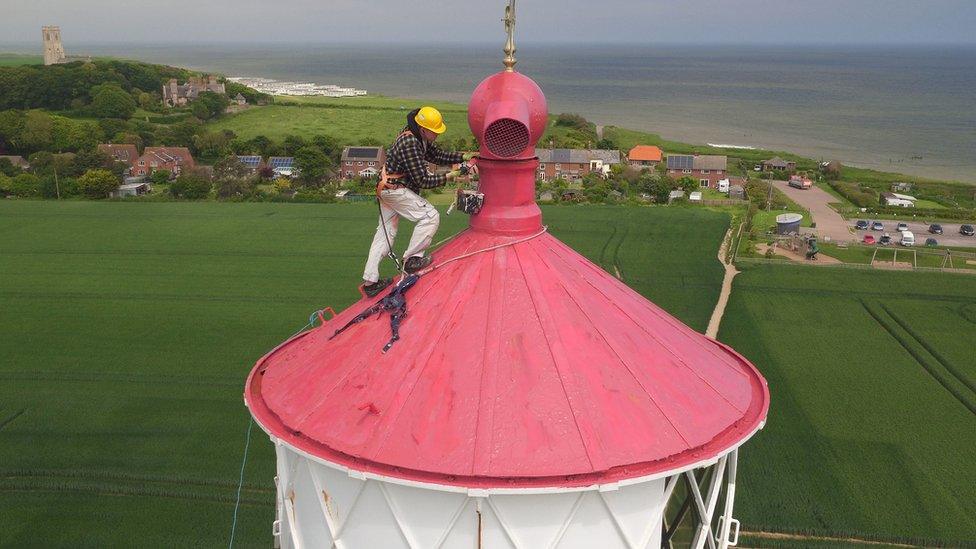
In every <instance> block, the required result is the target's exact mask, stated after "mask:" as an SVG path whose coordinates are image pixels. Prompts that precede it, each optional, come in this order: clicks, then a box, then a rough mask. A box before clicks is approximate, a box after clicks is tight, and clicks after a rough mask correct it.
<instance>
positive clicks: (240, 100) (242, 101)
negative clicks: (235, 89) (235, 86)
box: [234, 93, 247, 107]
mask: <svg viewBox="0 0 976 549" xmlns="http://www.w3.org/2000/svg"><path fill="white" fill-rule="evenodd" d="M234 103H235V104H237V105H238V106H241V107H243V106H244V105H247V98H246V97H244V94H241V93H238V94H237V95H235V96H234Z"/></svg>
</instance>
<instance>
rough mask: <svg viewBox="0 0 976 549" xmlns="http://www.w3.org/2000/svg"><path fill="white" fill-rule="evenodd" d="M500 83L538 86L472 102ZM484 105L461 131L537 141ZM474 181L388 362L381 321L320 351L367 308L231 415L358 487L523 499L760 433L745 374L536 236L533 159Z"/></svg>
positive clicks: (260, 382) (263, 379)
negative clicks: (371, 480)
mask: <svg viewBox="0 0 976 549" xmlns="http://www.w3.org/2000/svg"><path fill="white" fill-rule="evenodd" d="M508 74H510V75H511V74H517V73H508ZM500 78H504V80H501V79H500ZM499 82H502V83H503V84H504V85H503V86H502V87H503V88H514V89H515V91H521V92H524V93H525V95H530V96H531V94H530V93H528V92H531V91H533V90H532V86H535V84H534V82H531V80H529V79H527V78H525V77H521V76H518V77H515V76H504V77H497V76H496V77H492V78H489V79H488V80H486V81H485V82H484V83H483V84H482V87H479V90H478V91H476V92H475V96H474V97H475V98H476V99H478V98H482V97H484V96H483V95H481V93H482V92H484V91H485V90H487V91H488V92H491V93H492V94H494V93H499V92H498V90H497V86H498V84H499ZM523 86H526V87H525V88H523ZM518 95H519V93H513V94H511V95H509V94H508V93H507V92H506V93H499V97H498V98H496V99H494V100H499V101H505V100H506V98H508V97H511V96H515V97H517V96H518ZM536 100H538V97H537V98H536ZM475 103H476V101H474V100H473V101H472V104H475ZM492 103H493V101H485V102H478V103H477V104H478V109H485V111H482V112H475V113H474V114H472V115H470V116H471V117H472V118H471V120H474V121H475V122H477V123H472V127H473V129H474V133H475V135H481V134H480V133H479V130H483V129H484V128H485V127H488V126H490V125H491V122H492V116H494V117H495V118H499V119H506V120H515V121H518V122H519V123H524V124H525V125H526V127H527V128H528V129H529V130H530V131H532V132H534V131H535V130H536V129H537V128H536V127H535V126H536V122H535V121H534V117H531V116H528V115H525V116H516V115H515V114H511V113H513V112H515V113H517V111H518V106H517V105H511V104H510V103H506V104H503V105H501V107H499V106H494V107H493V106H492ZM502 107H504V108H502ZM505 109H508V110H507V111H506V110H505ZM472 110H475V109H472ZM484 112H488V113H489V114H488V115H487V116H482V115H483V114H484ZM491 113H495V114H494V115H492V114H491ZM543 119H544V117H543ZM482 120H484V122H483V123H482V122H481V121H482ZM479 141H480V142H481V144H482V148H483V152H484V147H486V145H485V141H484V140H479ZM534 143H535V141H532V144H533V145H534ZM519 156H523V155H519ZM480 166H481V181H480V187H479V188H480V189H481V190H482V192H484V193H485V207H484V209H482V211H481V213H479V214H477V215H476V216H473V217H472V228H471V229H469V230H468V231H466V232H464V233H462V234H461V235H460V236H458V237H457V238H456V239H454V240H452V241H451V242H450V243H448V244H447V245H446V246H445V247H444V248H443V249H441V250H439V251H438V252H437V253H436V254H435V265H442V267H440V268H438V269H436V270H433V271H431V272H429V273H427V274H425V275H424V276H423V277H422V278H421V279H420V280H419V281H418V282H417V284H416V286H414V287H413V288H412V289H411V290H410V291H409V293H408V294H407V301H408V303H409V305H408V306H409V314H408V316H407V317H406V319H405V320H404V322H403V325H402V327H401V331H400V335H401V338H402V339H401V340H400V341H399V342H398V343H396V345H395V346H394V347H393V348H392V349H391V350H390V352H389V353H387V354H383V353H382V352H381V349H382V347H383V345H384V344H385V343H386V342H387V340H388V339H389V338H390V322H389V317H388V316H387V315H383V316H381V317H373V318H371V319H369V320H366V321H365V322H362V323H360V324H357V325H355V326H353V327H351V328H350V329H349V330H347V331H346V332H344V333H342V334H340V335H338V336H337V337H336V338H334V339H331V340H330V337H331V336H332V335H333V333H334V332H335V330H336V329H338V328H339V327H341V326H343V325H345V324H346V323H347V322H348V321H349V320H351V319H352V318H353V317H355V316H356V315H358V314H359V313H360V312H361V311H362V310H364V309H365V308H367V307H369V306H370V305H372V304H373V303H375V302H376V301H377V300H378V299H379V298H375V299H373V300H368V301H367V300H364V301H361V302H359V303H357V304H355V305H354V306H352V307H351V308H350V309H348V310H346V311H343V312H342V313H340V314H339V315H338V316H337V317H336V318H334V319H332V320H330V321H328V322H327V323H326V324H325V325H324V326H322V327H319V328H317V329H314V330H312V331H309V332H307V333H305V334H303V335H300V336H298V337H296V338H293V339H292V340H290V341H288V342H286V343H285V344H283V345H281V346H280V347H278V348H277V349H275V350H274V351H272V352H271V353H269V354H268V355H267V356H265V357H264V358H262V359H261V360H260V361H259V362H258V363H257V365H256V366H255V368H254V370H252V372H251V375H250V377H249V378H248V381H247V384H246V387H245V399H246V401H247V404H248V406H249V407H250V410H251V413H252V414H253V415H254V418H255V419H256V420H257V421H258V423H259V424H260V425H261V426H262V427H263V428H264V429H265V430H266V431H268V432H269V433H271V434H272V435H273V436H275V437H277V438H279V439H281V440H283V441H284V442H286V443H288V444H290V445H292V446H294V447H296V448H299V449H301V450H303V451H305V452H308V453H309V454H312V455H315V456H318V457H319V458H321V459H324V460H327V461H330V462H333V463H336V464H340V465H342V466H345V467H348V468H350V469H353V470H357V471H364V472H371V473H376V474H381V475H386V476H391V477H396V478H402V479H407V480H413V481H419V482H429V483H437V484H448V485H457V486H465V487H478V488H524V487H573V486H585V485H591V484H603V483H610V482H616V481H620V480H625V479H630V478H637V477H643V476H647V475H652V474H657V473H664V472H667V471H673V470H676V469H681V468H684V467H689V466H692V465H695V464H698V463H700V462H702V461H706V460H709V459H713V458H715V457H718V456H720V455H723V454H724V453H726V452H728V451H729V450H730V449H731V448H734V447H736V446H738V445H739V444H740V443H742V442H743V441H744V440H746V439H747V438H748V437H750V436H751V435H752V434H753V433H754V432H755V431H756V430H757V429H758V428H759V427H760V426H761V425H762V423H763V421H764V420H765V417H766V413H767V410H768V407H769V393H768V390H767V388H766V383H765V380H764V379H763V378H762V376H761V375H760V374H759V372H758V371H757V370H756V369H755V367H753V366H752V365H751V364H750V363H749V362H748V361H746V360H745V359H744V358H743V357H742V356H740V355H739V354H737V353H735V352H734V351H733V350H731V349H730V348H728V347H727V346H725V345H722V344H721V343H718V342H716V341H714V340H712V339H709V338H707V337H705V336H704V335H702V334H700V333H698V332H695V331H694V330H692V329H691V328H689V327H688V326H686V325H684V324H682V323H681V322H680V321H678V320H677V319H675V318H674V317H672V316H671V315H669V314H668V313H666V312H665V311H663V310H662V309H661V308H659V307H657V306H656V305H654V304H653V303H651V302H650V301H648V300H647V299H645V298H644V297H643V296H641V295H640V294H638V293H637V292H635V291H633V290H632V289H630V288H629V287H627V286H626V285H625V284H624V283H622V282H621V281H619V280H617V279H616V278H614V277H613V276H611V275H610V274H608V273H607V272H606V271H604V270H603V269H601V268H600V267H598V266H597V265H594V264H593V263H591V262H590V261H589V260H587V259H586V258H584V257H583V256H581V255H580V254H578V253H576V252H575V251H574V250H572V249H571V248H569V247H568V246H566V245H565V244H563V243H562V242H560V241H559V240H558V239H556V238H555V237H553V236H552V235H550V234H548V233H540V230H541V228H542V225H541V216H540V212H539V208H538V206H537V205H536V204H535V201H534V188H535V172H536V169H537V167H538V160H537V159H531V158H529V159H520V160H515V161H512V160H502V159H498V160H482V161H481V163H480ZM533 235H538V236H535V237H534V238H533ZM505 244H509V245H507V246H503V247H499V248H497V249H492V250H490V251H486V252H483V253H477V254H476V255H472V256H470V257H467V258H465V259H461V260H458V261H453V262H449V261H448V260H449V259H451V258H457V257H459V256H464V255H465V254H469V253H472V252H477V251H480V250H486V249H488V248H493V247H495V246H500V245H505Z"/></svg>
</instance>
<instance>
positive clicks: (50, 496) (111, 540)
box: [0, 201, 729, 547]
mask: <svg viewBox="0 0 976 549" xmlns="http://www.w3.org/2000/svg"><path fill="white" fill-rule="evenodd" d="M374 215H375V214H374V210H373V209H372V208H371V207H370V206H369V205H314V204H309V205H303V204H230V203H214V202H205V203H154V202H101V203H98V202H84V201H76V202H42V201H3V202H0V234H2V235H3V238H2V239H0V335H2V336H0V509H2V512H0V546H17V547H20V546H43V547H51V546H58V547H112V546H116V547H117V546H125V547H132V546H141V547H176V546H180V547H182V546H204V547H213V546H221V545H226V544H227V541H228V537H229V534H230V527H231V520H232V512H233V504H234V498H235V493H236V487H237V479H238V474H239V471H240V466H241V457H242V454H243V446H244V434H245V431H246V429H247V426H248V422H249V418H248V415H247V412H246V410H245V408H244V405H243V401H242V397H241V394H242V388H243V382H244V378H245V376H246V375H247V373H248V371H249V370H250V368H251V366H252V365H253V364H254V362H255V361H256V360H257V359H258V358H259V357H260V356H261V355H262V354H264V353H265V352H267V351H268V350H269V349H271V348H272V347H273V346H274V345H276V344H277V343H279V342H280V341H282V340H283V339H285V338H286V337H288V336H289V335H291V334H292V333H293V332H295V331H296V330H297V329H299V328H300V327H301V326H302V325H303V324H305V321H306V319H307V318H308V314H309V313H310V312H311V311H312V310H315V309H318V308H320V307H323V306H327V305H328V306H332V307H335V308H336V309H340V308H343V307H346V306H349V305H350V304H352V303H353V301H354V300H355V299H356V297H357V294H356V291H355V286H356V284H357V283H358V280H359V277H360V274H361V271H362V266H363V265H362V263H363V260H364V253H365V251H366V248H367V246H368V244H369V241H370V239H371V234H372V229H373V228H374V227H375V217H374ZM442 219H443V222H442V228H441V235H442V236H447V235H449V234H452V233H453V232H455V231H457V230H459V228H460V227H461V226H462V224H463V223H464V222H465V221H466V219H467V218H466V216H463V215H461V214H454V215H452V216H450V217H442ZM545 219H546V222H547V223H549V224H550V226H551V227H552V231H553V233H554V234H555V235H556V236H558V237H560V238H562V239H564V240H565V241H566V242H567V243H569V244H570V245H572V246H574V247H575V248H576V249H577V250H579V251H580V252H581V253H584V254H585V255H587V256H588V257H590V258H591V259H593V260H595V261H597V262H598V263H600V264H601V265H603V266H604V267H605V268H607V269H609V270H610V271H611V272H616V271H620V273H621V275H622V277H623V278H624V280H625V281H627V282H628V283H630V284H632V285H633V286H634V287H635V288H637V289H638V290H639V291H641V292H642V293H644V294H645V295H647V296H648V297H650V298H651V299H653V300H655V301H656V302H657V303H659V304H661V305H663V306H664V307H665V308H667V309H669V310H671V311H672V312H674V313H675V314H676V315H677V316H678V317H679V318H681V319H683V320H685V321H686V322H689V323H690V324H691V325H692V326H694V327H696V328H697V329H700V330H703V329H704V327H705V325H706V323H707V320H708V316H709V314H710V312H711V309H712V307H713V306H714V302H715V298H716V296H717V295H718V288H719V285H720V283H721V278H722V269H721V267H720V265H719V264H718V261H717V260H716V259H715V252H716V250H717V248H718V246H719V242H720V240H721V237H722V235H723V233H724V232H725V230H726V228H727V226H728V223H729V220H728V217H727V216H726V215H725V214H721V213H715V212H709V211H705V210H699V209H692V208H670V209H664V208H624V207H585V206H555V207H550V208H547V209H545ZM407 229H408V227H404V228H403V229H402V234H406V231H407ZM666 236H667V237H670V238H668V239H667V240H666ZM676 236H677V237H678V238H674V237H676ZM401 240H402V241H403V243H405V241H406V237H405V236H404V237H403V238H401ZM648 243H653V245H648ZM253 435H254V437H253V439H252V441H251V446H250V454H249V460H248V463H247V467H246V471H245V473H246V474H245V484H244V490H243V493H242V506H241V509H240V516H239V525H238V531H237V540H238V542H239V545H241V546H253V547H267V546H268V545H269V544H270V540H271V536H270V528H271V522H272V520H273V516H274V508H273V483H272V478H273V476H274V458H273V452H272V448H271V445H270V444H269V442H268V439H267V437H265V436H263V434H262V433H261V432H260V431H259V429H257V428H255V429H254V432H253Z"/></svg>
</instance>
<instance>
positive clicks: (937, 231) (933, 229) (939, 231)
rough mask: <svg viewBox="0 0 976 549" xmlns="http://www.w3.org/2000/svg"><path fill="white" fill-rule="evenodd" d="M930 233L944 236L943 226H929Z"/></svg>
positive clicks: (936, 224)
mask: <svg viewBox="0 0 976 549" xmlns="http://www.w3.org/2000/svg"><path fill="white" fill-rule="evenodd" d="M929 233H931V234H942V225H939V224H938V223H933V224H931V225H929Z"/></svg>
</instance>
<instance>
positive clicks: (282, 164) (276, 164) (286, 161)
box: [269, 156, 295, 168]
mask: <svg viewBox="0 0 976 549" xmlns="http://www.w3.org/2000/svg"><path fill="white" fill-rule="evenodd" d="M269 161H270V163H271V167H272V168H291V167H292V166H294V165H295V159H294V158H292V157H290V156H272V157H271V158H270V159H269Z"/></svg>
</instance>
